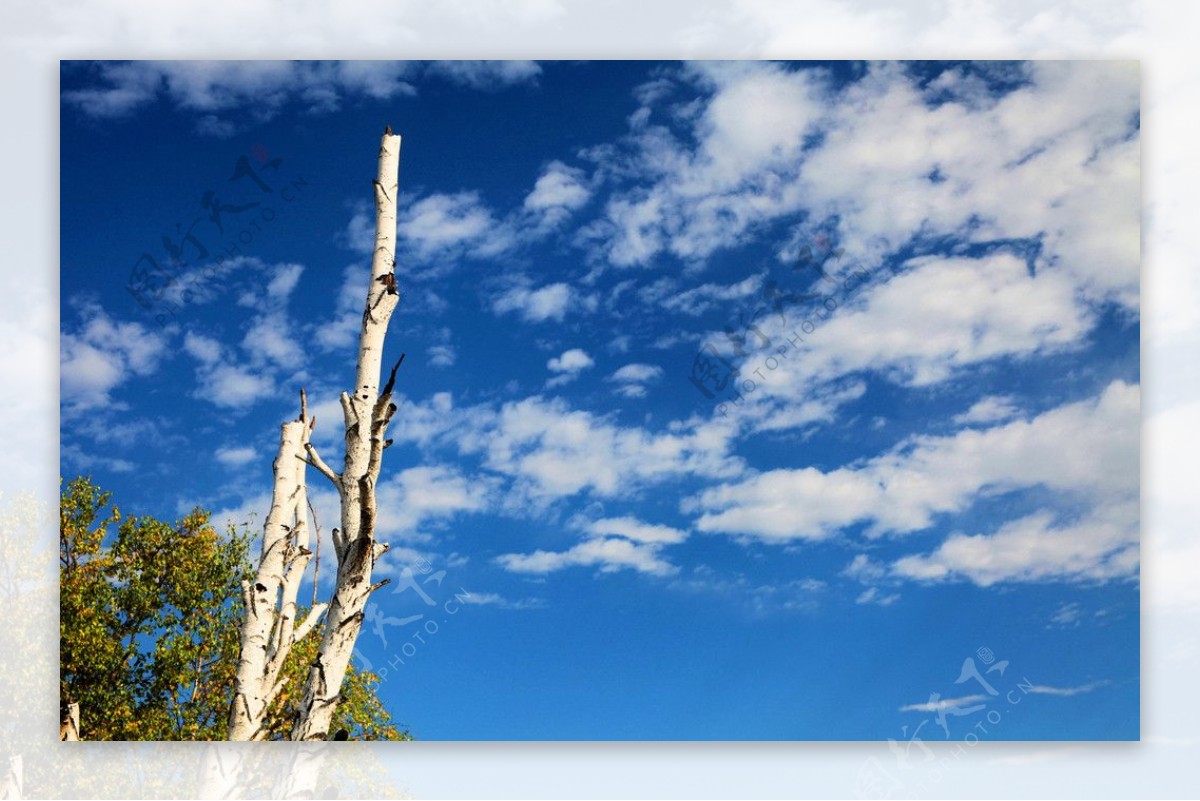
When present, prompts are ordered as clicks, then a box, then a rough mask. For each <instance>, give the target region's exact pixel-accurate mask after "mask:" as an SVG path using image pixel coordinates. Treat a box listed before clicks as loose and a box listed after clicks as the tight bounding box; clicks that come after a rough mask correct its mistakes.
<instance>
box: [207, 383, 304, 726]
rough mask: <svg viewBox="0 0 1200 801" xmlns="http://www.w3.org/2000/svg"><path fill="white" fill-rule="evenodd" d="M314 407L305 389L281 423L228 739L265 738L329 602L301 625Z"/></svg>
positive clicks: (247, 588)
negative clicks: (298, 655)
mask: <svg viewBox="0 0 1200 801" xmlns="http://www.w3.org/2000/svg"><path fill="white" fill-rule="evenodd" d="M314 422H315V421H310V420H309V419H308V403H307V399H306V397H305V395H304V390H301V391H300V417H299V419H297V420H291V421H289V422H286V423H284V424H283V426H282V427H281V429H280V436H279V452H278V454H277V455H276V456H275V462H274V464H273V466H272V467H273V470H274V474H275V484H274V488H273V489H272V492H271V511H270V512H269V513H268V514H267V519H266V522H265V523H264V524H263V544H262V555H261V557H260V558H259V563H258V571H257V573H256V575H255V577H254V580H253V581H244V582H242V601H243V604H244V606H245V617H244V618H243V620H242V630H241V650H240V653H239V656H238V668H237V676H236V679H235V686H234V695H233V701H232V703H231V705H230V710H229V739H230V740H258V739H262V738H263V737H265V735H266V732H265V729H264V728H263V721H264V718H265V716H266V712H267V709H268V708H269V707H270V706H271V702H272V701H273V700H274V699H275V696H276V694H278V692H279V690H280V689H281V688H282V686H283V680H281V679H280V673H281V671H282V669H283V663H284V660H286V659H287V657H288V654H289V653H290V652H291V649H292V645H294V644H295V643H296V642H298V641H299V640H301V639H303V637H304V636H305V635H306V634H307V633H308V632H309V631H310V630H311V629H312V627H313V626H314V625H315V623H316V621H317V619H318V618H319V617H320V615H321V612H323V611H324V609H325V606H324V604H318V605H316V606H314V607H313V609H312V610H311V611H310V612H309V615H308V618H307V619H306V620H305V622H304V623H303V624H301V625H300V626H297V625H296V620H295V619H296V594H297V592H298V591H299V589H300V581H301V579H303V577H304V570H305V567H306V566H307V565H308V560H309V558H310V557H311V556H312V552H311V551H309V549H308V541H309V535H308V491H307V486H306V484H305V473H304V471H305V461H306V459H305V449H304V446H305V445H307V444H308V441H309V438H310V437H311V435H312V428H313V423H314Z"/></svg>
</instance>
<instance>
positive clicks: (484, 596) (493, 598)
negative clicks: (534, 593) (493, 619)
mask: <svg viewBox="0 0 1200 801" xmlns="http://www.w3.org/2000/svg"><path fill="white" fill-rule="evenodd" d="M458 597H459V596H458V595H455V598H458ZM461 601H462V603H464V604H467V605H474V606H494V607H496V608H497V609H512V610H517V611H524V610H527V609H545V608H546V601H545V599H543V598H518V599H516V600H512V599H509V598H505V597H504V596H503V595H500V594H499V593H495V592H467V593H463V594H462V597H461Z"/></svg>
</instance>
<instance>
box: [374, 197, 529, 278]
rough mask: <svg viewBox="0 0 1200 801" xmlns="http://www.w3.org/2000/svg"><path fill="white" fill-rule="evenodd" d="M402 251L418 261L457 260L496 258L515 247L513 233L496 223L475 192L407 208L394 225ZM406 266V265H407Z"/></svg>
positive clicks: (426, 199) (430, 199)
mask: <svg viewBox="0 0 1200 801" xmlns="http://www.w3.org/2000/svg"><path fill="white" fill-rule="evenodd" d="M396 229H397V234H398V236H399V237H400V240H401V241H400V245H401V248H402V249H401V251H400V253H398V254H397V260H398V261H403V259H404V255H405V254H411V255H414V256H416V258H417V259H419V260H421V261H425V262H428V261H432V260H435V259H436V260H444V259H453V258H456V257H458V256H462V255H468V256H472V257H480V258H482V257H488V256H495V255H498V254H500V253H503V252H504V251H506V250H508V249H509V248H511V247H512V246H513V245H514V244H515V243H516V237H515V235H514V233H513V232H512V231H511V230H509V229H508V228H507V226H505V225H503V224H501V223H500V222H498V221H497V220H496V219H495V217H494V216H493V215H492V212H491V210H489V209H488V208H487V207H486V206H485V205H484V203H483V201H482V199H481V198H480V196H479V193H478V192H457V193H455V194H433V195H428V196H426V197H423V198H421V199H420V200H418V201H416V202H414V203H412V204H410V205H408V206H406V207H405V208H404V209H403V210H402V211H401V213H400V218H399V220H398V222H397V224H396ZM406 266H407V265H406Z"/></svg>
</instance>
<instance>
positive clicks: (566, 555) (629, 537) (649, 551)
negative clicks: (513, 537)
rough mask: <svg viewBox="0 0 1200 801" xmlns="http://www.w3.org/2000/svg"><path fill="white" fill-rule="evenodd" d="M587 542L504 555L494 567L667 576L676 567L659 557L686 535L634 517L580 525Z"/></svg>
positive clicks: (677, 530)
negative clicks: (629, 571)
mask: <svg viewBox="0 0 1200 801" xmlns="http://www.w3.org/2000/svg"><path fill="white" fill-rule="evenodd" d="M583 530H584V532H585V534H586V535H587V537H588V539H586V540H584V541H583V542H581V543H579V544H578V545H575V546H573V547H571V548H569V549H567V550H566V551H543V550H538V551H534V552H533V553H530V554H515V553H513V554H503V555H501V556H498V557H497V558H496V562H497V564H499V565H501V566H503V567H504V568H505V569H507V570H510V571H512V572H514V573H551V572H554V571H556V570H562V569H563V568H567V567H573V566H584V567H598V568H599V569H600V572H601V573H611V572H613V571H616V570H621V569H625V568H628V569H632V570H637V571H639V572H642V573H649V574H651V575H655V576H669V575H673V574H674V573H676V572H678V568H677V567H675V566H674V565H672V564H670V563H669V562H667V561H665V560H664V559H662V558H661V556H660V552H661V551H662V549H663V547H665V546H667V545H675V544H678V543H680V542H683V541H684V540H685V539H687V532H686V531H680V530H679V529H674V528H671V527H670V526H662V525H654V524H650V523H644V522H642V521H640V520H638V519H636V518H633V517H613V518H605V519H602V520H594V521H591V522H590V523H586V524H584V525H583Z"/></svg>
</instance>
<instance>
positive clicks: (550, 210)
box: [524, 161, 592, 225]
mask: <svg viewBox="0 0 1200 801" xmlns="http://www.w3.org/2000/svg"><path fill="white" fill-rule="evenodd" d="M591 195H592V193H591V190H590V189H589V188H588V186H587V184H586V183H585V178H584V174H583V171H582V170H580V169H577V168H574V167H568V166H567V165H565V164H563V163H562V162H561V161H554V162H551V163H550V164H549V166H547V167H546V169H545V170H544V171H543V172H542V174H541V175H540V176H539V177H538V179H537V182H536V183H535V184H534V185H533V191H531V192H530V193H529V194H528V195H526V196H525V202H524V208H525V210H526V211H528V212H531V213H533V214H536V215H538V216H539V217H540V218H541V219H542V221H543V222H544V223H545V224H547V225H555V224H558V223H560V222H562V221H564V220H566V218H567V217H568V216H570V214H571V212H573V211H577V210H578V209H580V208H582V207H583V206H584V205H586V204H587V202H588V199H589V198H590V197H591Z"/></svg>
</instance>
